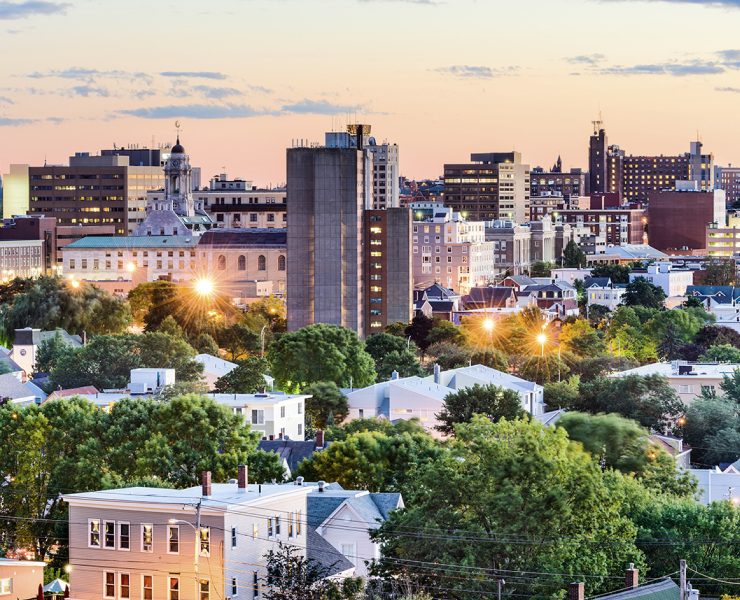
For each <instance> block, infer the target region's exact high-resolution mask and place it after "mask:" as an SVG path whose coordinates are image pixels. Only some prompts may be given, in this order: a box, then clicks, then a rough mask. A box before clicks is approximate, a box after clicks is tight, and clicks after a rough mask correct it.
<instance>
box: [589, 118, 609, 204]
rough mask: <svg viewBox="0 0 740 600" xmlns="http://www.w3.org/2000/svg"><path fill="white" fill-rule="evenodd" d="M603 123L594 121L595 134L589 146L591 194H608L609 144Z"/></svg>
mask: <svg viewBox="0 0 740 600" xmlns="http://www.w3.org/2000/svg"><path fill="white" fill-rule="evenodd" d="M601 125H602V123H601V121H594V133H593V135H592V136H591V138H590V139H589V144H588V176H589V191H590V193H592V194H593V193H594V192H596V193H598V192H608V191H609V190H608V189H607V185H608V170H607V167H608V150H609V147H608V143H607V139H606V131H605V130H604V128H603V127H601Z"/></svg>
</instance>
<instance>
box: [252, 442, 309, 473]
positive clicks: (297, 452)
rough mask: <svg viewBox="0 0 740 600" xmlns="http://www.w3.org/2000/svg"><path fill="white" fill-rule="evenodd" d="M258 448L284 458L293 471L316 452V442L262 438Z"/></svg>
mask: <svg viewBox="0 0 740 600" xmlns="http://www.w3.org/2000/svg"><path fill="white" fill-rule="evenodd" d="M258 448H259V449H260V450H264V451H265V452H274V453H275V454H277V455H278V456H279V457H280V458H281V460H284V461H285V462H286V463H287V465H288V468H289V469H290V472H291V473H295V472H296V469H298V465H299V464H301V462H303V461H304V460H306V459H307V458H311V457H312V456H313V453H314V452H316V442H315V441H313V440H308V441H305V442H304V441H300V440H262V441H260V443H259V445H258Z"/></svg>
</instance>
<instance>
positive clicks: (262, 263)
mask: <svg viewBox="0 0 740 600" xmlns="http://www.w3.org/2000/svg"><path fill="white" fill-rule="evenodd" d="M257 270H258V271H266V270H267V259H266V258H265V256H264V255H263V254H260V255H259V256H258V257H257Z"/></svg>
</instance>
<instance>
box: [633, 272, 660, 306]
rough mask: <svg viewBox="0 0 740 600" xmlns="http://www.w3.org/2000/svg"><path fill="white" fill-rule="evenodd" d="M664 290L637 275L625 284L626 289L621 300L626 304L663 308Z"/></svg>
mask: <svg viewBox="0 0 740 600" xmlns="http://www.w3.org/2000/svg"><path fill="white" fill-rule="evenodd" d="M665 298H666V295H665V292H664V291H663V290H662V289H661V288H659V287H658V286H656V285H653V284H652V283H650V282H649V281H648V280H647V279H645V278H644V277H637V278H636V279H634V280H633V281H631V282H630V283H628V284H627V290H626V292H625V294H624V297H623V299H622V302H624V304H625V305H626V306H644V307H647V308H657V309H661V308H663V302H664V301H665Z"/></svg>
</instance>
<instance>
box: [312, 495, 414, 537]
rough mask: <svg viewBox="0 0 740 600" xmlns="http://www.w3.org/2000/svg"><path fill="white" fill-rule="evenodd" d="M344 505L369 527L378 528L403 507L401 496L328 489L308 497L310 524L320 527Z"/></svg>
mask: <svg viewBox="0 0 740 600" xmlns="http://www.w3.org/2000/svg"><path fill="white" fill-rule="evenodd" d="M342 505H347V506H349V507H351V508H352V510H353V511H354V512H355V513H357V515H358V516H359V517H360V518H361V519H362V520H363V521H364V522H365V523H366V524H367V525H368V528H375V527H377V526H378V525H379V524H380V522H382V521H385V520H386V519H387V518H388V516H389V515H390V513H391V512H392V511H394V510H396V509H397V508H402V507H403V500H402V498H401V494H398V493H384V494H379V493H369V492H365V491H358V490H339V489H331V488H329V489H327V490H326V491H324V492H319V491H318V490H315V491H313V492H312V493H311V494H309V496H308V524H309V525H310V526H312V527H320V526H321V525H322V524H323V523H325V522H326V520H327V519H328V518H329V517H330V516H331V515H332V514H334V512H335V511H336V510H337V509H338V508H339V507H340V506H342Z"/></svg>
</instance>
